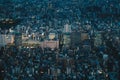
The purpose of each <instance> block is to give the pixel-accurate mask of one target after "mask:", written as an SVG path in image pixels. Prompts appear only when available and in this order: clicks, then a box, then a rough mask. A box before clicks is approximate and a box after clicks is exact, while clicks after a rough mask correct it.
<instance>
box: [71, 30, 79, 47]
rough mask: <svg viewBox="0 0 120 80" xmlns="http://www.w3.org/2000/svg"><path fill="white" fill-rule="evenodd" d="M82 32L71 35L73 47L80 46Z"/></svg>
mask: <svg viewBox="0 0 120 80" xmlns="http://www.w3.org/2000/svg"><path fill="white" fill-rule="evenodd" d="M80 34H81V33H80V32H72V33H71V46H79V45H80V41H81V37H80V36H81V35H80Z"/></svg>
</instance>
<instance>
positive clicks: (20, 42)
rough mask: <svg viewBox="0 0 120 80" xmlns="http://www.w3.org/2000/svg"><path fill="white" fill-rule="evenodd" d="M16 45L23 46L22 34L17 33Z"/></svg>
mask: <svg viewBox="0 0 120 80" xmlns="http://www.w3.org/2000/svg"><path fill="white" fill-rule="evenodd" d="M15 45H16V46H22V33H15Z"/></svg>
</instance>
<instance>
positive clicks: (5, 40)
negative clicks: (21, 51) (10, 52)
mask: <svg viewBox="0 0 120 80" xmlns="http://www.w3.org/2000/svg"><path fill="white" fill-rule="evenodd" d="M13 43H14V35H12V34H0V46H5V45H7V44H13Z"/></svg>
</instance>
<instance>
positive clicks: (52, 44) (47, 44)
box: [40, 40, 59, 49]
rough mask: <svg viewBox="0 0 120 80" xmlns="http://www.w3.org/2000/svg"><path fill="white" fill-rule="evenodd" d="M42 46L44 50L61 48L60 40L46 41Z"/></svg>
mask: <svg viewBox="0 0 120 80" xmlns="http://www.w3.org/2000/svg"><path fill="white" fill-rule="evenodd" d="M40 46H41V47H42V48H43V49H44V48H51V49H55V48H56V49H58V48H59V40H45V41H43V42H41V45H40Z"/></svg>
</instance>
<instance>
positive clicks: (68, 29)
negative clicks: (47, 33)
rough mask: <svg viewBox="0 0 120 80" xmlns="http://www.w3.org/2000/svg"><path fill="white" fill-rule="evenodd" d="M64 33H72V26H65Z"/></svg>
mask: <svg viewBox="0 0 120 80" xmlns="http://www.w3.org/2000/svg"><path fill="white" fill-rule="evenodd" d="M63 33H71V25H69V24H65V25H64V29H63Z"/></svg>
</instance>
